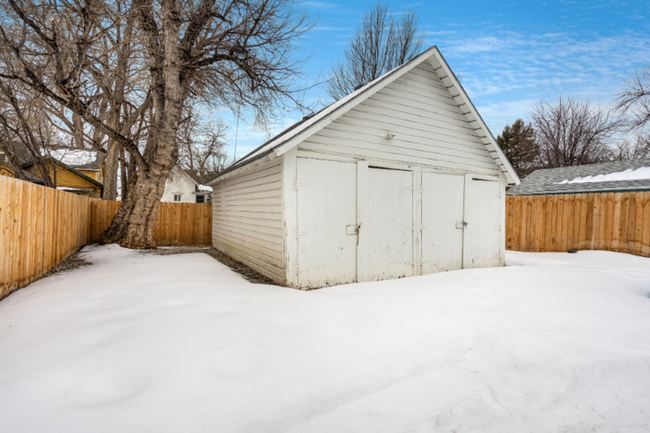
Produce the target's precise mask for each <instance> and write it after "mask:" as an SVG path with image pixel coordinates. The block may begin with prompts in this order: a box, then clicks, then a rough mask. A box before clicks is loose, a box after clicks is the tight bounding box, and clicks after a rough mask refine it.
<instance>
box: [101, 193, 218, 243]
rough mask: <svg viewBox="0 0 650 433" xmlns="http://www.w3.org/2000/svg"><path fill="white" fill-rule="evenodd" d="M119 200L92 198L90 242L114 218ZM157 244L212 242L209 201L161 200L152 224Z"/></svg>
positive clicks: (210, 206)
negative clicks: (166, 201)
mask: <svg viewBox="0 0 650 433" xmlns="http://www.w3.org/2000/svg"><path fill="white" fill-rule="evenodd" d="M121 204H122V202H119V201H105V200H93V202H92V203H91V208H92V212H91V217H90V242H98V241H99V237H100V236H101V234H102V233H103V232H104V230H106V229H107V228H108V226H109V225H110V224H111V221H113V217H114V216H115V214H116V213H117V210H118V209H119V208H120V205H121ZM154 239H155V240H156V242H157V243H158V245H160V246H178V245H185V246H199V247H207V246H211V245H212V205H211V204H209V203H206V204H204V203H160V208H159V209H158V217H157V218H156V225H155V227H154Z"/></svg>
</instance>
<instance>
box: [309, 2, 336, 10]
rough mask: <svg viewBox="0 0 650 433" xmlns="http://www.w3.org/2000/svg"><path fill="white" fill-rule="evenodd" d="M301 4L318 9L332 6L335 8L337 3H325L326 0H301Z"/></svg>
mask: <svg viewBox="0 0 650 433" xmlns="http://www.w3.org/2000/svg"><path fill="white" fill-rule="evenodd" d="M302 5H303V6H311V7H314V8H320V9H332V8H337V7H339V5H337V4H335V3H327V2H302Z"/></svg>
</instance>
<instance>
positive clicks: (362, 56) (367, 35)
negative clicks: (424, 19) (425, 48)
mask: <svg viewBox="0 0 650 433" xmlns="http://www.w3.org/2000/svg"><path fill="white" fill-rule="evenodd" d="M418 21H419V16H418V14H417V12H416V11H415V10H414V9H409V10H406V11H404V12H403V13H402V14H401V18H397V15H396V14H394V13H393V12H391V11H389V9H388V4H387V3H382V2H381V1H380V2H379V3H377V4H376V5H375V6H374V7H373V8H372V9H371V10H370V11H369V12H368V13H366V16H365V18H364V20H363V22H362V23H361V24H360V25H359V26H358V28H357V30H356V33H355V36H354V38H353V39H352V41H351V42H350V46H349V47H348V48H346V49H345V54H344V58H345V59H344V60H339V61H338V62H336V63H335V64H333V65H332V68H331V72H330V79H329V81H328V83H327V85H326V90H327V93H328V94H329V95H330V96H331V97H332V98H334V99H337V100H338V99H341V98H343V97H344V96H346V95H348V94H350V93H352V92H353V91H354V89H355V88H357V87H358V86H359V85H361V84H363V83H366V82H369V81H372V80H374V79H376V78H379V77H380V76H382V75H383V74H385V73H386V72H388V71H390V70H392V69H394V68H396V67H398V66H399V65H401V64H403V63H406V62H408V61H409V60H411V59H412V58H414V57H415V56H417V55H418V54H419V53H420V51H421V50H422V45H423V43H424V33H421V32H419V30H418Z"/></svg>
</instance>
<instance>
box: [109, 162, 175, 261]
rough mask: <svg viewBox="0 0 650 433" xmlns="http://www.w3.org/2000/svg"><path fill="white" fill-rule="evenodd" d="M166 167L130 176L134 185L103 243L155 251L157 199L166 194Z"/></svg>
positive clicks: (167, 174) (169, 165)
mask: <svg viewBox="0 0 650 433" xmlns="http://www.w3.org/2000/svg"><path fill="white" fill-rule="evenodd" d="M173 165H174V164H173V163H170V162H169V161H168V162H167V164H166V165H165V166H162V165H156V166H155V168H154V169H147V170H137V171H136V172H134V173H129V175H130V176H135V181H134V182H133V183H130V185H129V193H128V194H127V195H126V197H124V198H123V201H122V205H121V206H120V209H119V210H118V212H117V214H116V215H115V218H113V221H112V222H111V225H110V226H109V227H108V229H106V231H105V232H104V233H103V234H102V237H101V242H102V243H115V242H117V243H119V245H121V246H123V247H125V248H143V249H150V248H156V246H157V245H156V241H155V239H154V237H153V231H154V226H155V222H156V216H157V215H158V207H159V206H160V198H161V197H162V194H163V192H164V190H165V180H167V177H168V176H169V172H170V171H171V169H172V167H173Z"/></svg>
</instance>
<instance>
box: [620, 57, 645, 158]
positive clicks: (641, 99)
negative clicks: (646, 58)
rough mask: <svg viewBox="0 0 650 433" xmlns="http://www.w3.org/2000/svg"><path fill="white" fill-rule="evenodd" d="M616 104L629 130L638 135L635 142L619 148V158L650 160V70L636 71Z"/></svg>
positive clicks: (626, 143) (628, 141)
mask: <svg viewBox="0 0 650 433" xmlns="http://www.w3.org/2000/svg"><path fill="white" fill-rule="evenodd" d="M616 102H617V107H618V108H619V109H620V110H621V111H622V112H623V114H624V115H625V116H626V122H627V127H628V130H629V131H630V132H635V133H636V137H635V138H634V139H633V140H625V141H623V142H622V143H621V144H620V145H619V146H618V149H617V158H618V159H639V158H650V68H646V69H643V70H642V71H636V72H635V74H634V77H633V78H632V79H631V80H628V81H627V86H626V87H625V89H624V90H623V91H622V92H621V93H619V94H618V98H617V100H616Z"/></svg>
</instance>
